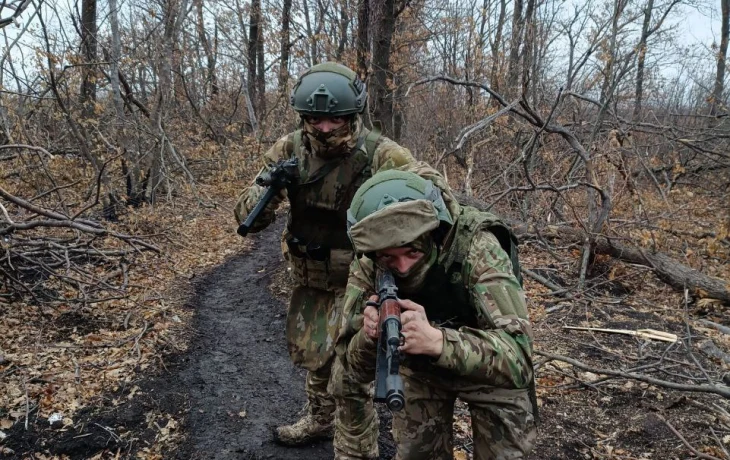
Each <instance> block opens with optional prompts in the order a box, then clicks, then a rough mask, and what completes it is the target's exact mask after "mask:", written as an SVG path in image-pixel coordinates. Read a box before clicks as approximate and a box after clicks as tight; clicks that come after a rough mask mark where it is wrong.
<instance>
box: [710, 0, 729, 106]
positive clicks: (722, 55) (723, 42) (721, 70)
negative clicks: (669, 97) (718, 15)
mask: <svg viewBox="0 0 730 460" xmlns="http://www.w3.org/2000/svg"><path fill="white" fill-rule="evenodd" d="M720 7H721V10H722V30H721V32H720V50H719V51H718V53H717V74H716V77H715V86H714V88H713V90H712V103H711V104H710V115H716V114H717V111H718V107H722V109H723V110H727V109H726V107H725V104H724V99H723V91H724V88H725V60H726V59H727V45H728V38H729V37H730V0H720Z"/></svg>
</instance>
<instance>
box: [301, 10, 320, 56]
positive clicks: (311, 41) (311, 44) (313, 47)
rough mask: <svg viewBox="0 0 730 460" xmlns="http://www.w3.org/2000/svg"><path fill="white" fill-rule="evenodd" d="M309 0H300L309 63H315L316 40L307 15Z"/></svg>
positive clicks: (310, 20)
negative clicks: (305, 30) (307, 43)
mask: <svg viewBox="0 0 730 460" xmlns="http://www.w3.org/2000/svg"><path fill="white" fill-rule="evenodd" d="M308 1H309V0H302V9H303V12H304V24H305V26H306V28H307V40H308V41H309V65H310V67H311V66H313V65H317V64H318V63H319V59H318V57H317V42H316V40H315V39H314V32H312V19H311V18H310V17H309V5H308V4H307V2H308Z"/></svg>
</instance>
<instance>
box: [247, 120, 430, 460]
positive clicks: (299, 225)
mask: <svg viewBox="0 0 730 460" xmlns="http://www.w3.org/2000/svg"><path fill="white" fill-rule="evenodd" d="M353 123H354V125H355V126H354V127H353V129H352V131H350V132H354V133H355V134H349V135H348V136H349V137H348V138H347V139H344V142H345V143H346V144H347V146H348V148H349V149H350V151H351V152H352V153H351V154H349V155H342V154H340V155H338V156H335V157H334V158H327V155H318V154H317V153H315V152H318V150H317V149H318V148H321V146H318V145H314V146H313V145H312V142H311V140H310V137H309V136H306V135H303V134H304V133H306V130H307V129H308V128H307V126H306V124H305V127H304V131H301V130H300V131H296V132H294V133H291V134H289V135H287V136H285V137H283V138H281V139H280V140H278V141H277V142H276V143H275V144H274V145H273V147H271V148H270V149H269V150H268V151H267V152H266V153H265V154H264V163H265V164H266V165H267V166H269V167H270V166H272V165H274V164H276V163H277V162H279V161H280V160H286V159H289V158H291V157H294V156H296V157H297V158H298V160H299V174H300V177H299V183H298V185H297V186H296V187H294V188H293V189H292V190H290V191H289V192H288V193H289V196H288V199H289V201H290V204H291V210H290V212H289V217H288V221H287V226H286V230H285V231H284V234H283V236H282V249H283V250H284V253H285V257H286V258H287V260H288V261H289V264H290V267H291V273H292V278H293V282H294V289H293V292H292V296H291V299H290V303H289V309H288V312H287V321H286V337H287V344H288V348H289V353H290V355H291V358H292V360H293V361H294V363H295V364H297V365H299V366H302V367H304V368H305V369H307V370H308V371H309V372H308V374H307V379H306V392H307V398H308V402H309V411H310V414H311V416H312V417H313V418H314V419H315V421H316V422H317V423H319V424H322V425H329V424H331V423H332V419H333V414H334V411H335V400H334V398H333V397H332V395H331V394H330V393H329V392H328V391H327V385H328V381H329V380H330V373H331V370H332V367H333V361H334V359H333V357H334V354H335V340H336V339H337V335H338V330H339V326H340V324H341V317H340V315H341V306H342V297H343V295H344V290H345V286H346V283H347V276H348V272H349V265H350V263H351V262H352V260H353V257H354V253H353V252H352V246H351V244H350V242H349V240H348V238H347V225H346V212H347V208H348V206H349V205H350V201H351V200H352V196H353V194H354V193H355V191H356V190H357V188H358V187H359V186H360V185H361V184H362V183H363V182H364V181H365V180H366V179H367V178H369V177H370V176H371V175H372V174H373V173H375V172H377V171H379V170H385V169H391V168H398V167H403V166H406V165H413V166H414V167H418V163H416V161H415V160H414V158H413V156H412V155H411V153H410V152H409V151H408V149H405V148H403V147H401V146H399V145H398V144H397V143H395V142H393V141H392V140H390V139H388V138H386V137H379V136H377V135H376V134H374V133H371V132H370V131H369V130H367V129H365V128H363V127H362V126H361V124H360V121H359V117H356V119H355V120H354V121H353ZM330 142H332V143H337V142H338V141H337V140H334V141H333V140H332V139H330ZM368 151H371V152H372V154H368ZM323 156H324V157H325V158H323ZM431 171H432V170H431ZM433 173H434V174H435V175H437V174H438V173H435V171H433ZM435 179H436V180H439V179H440V178H435ZM440 180H442V179H440ZM263 193H264V188H262V187H260V186H258V185H256V184H253V185H251V186H250V187H249V188H248V189H247V190H245V191H244V192H243V193H242V194H241V195H240V197H239V199H238V203H237V204H236V208H235V215H236V219H237V220H238V222H239V223H240V222H242V221H243V220H245V218H246V216H247V215H248V213H249V212H250V211H251V210H252V209H253V207H254V206H255V205H256V203H257V201H258V200H259V198H260V196H261V195H262V194H263ZM284 198H287V191H286V190H284V191H282V193H281V195H280V196H278V197H275V198H274V199H273V200H272V201H271V203H270V205H269V206H268V207H267V208H266V210H265V211H264V212H263V213H262V214H261V215H260V217H259V219H258V220H257V222H256V224H255V226H254V228H252V231H259V230H261V229H263V228H264V227H266V226H268V225H269V224H271V223H272V222H273V221H274V218H275V214H274V211H275V209H276V208H277V207H278V205H279V204H280V203H281V202H282V200H283V199H284ZM338 390H341V386H337V387H336V388H335V393H338ZM340 394H341V391H339V393H338V394H337V395H338V396H339V395H340ZM365 394H366V392H365V390H364V389H363V387H362V386H358V387H357V388H351V392H350V393H349V394H348V396H347V398H348V401H349V402H350V403H351V404H352V406H351V411H350V413H353V414H363V413H367V414H369V415H368V417H369V419H373V418H374V417H375V415H374V411H373V410H372V403H371V402H370V400H369V398H368V397H367V396H365ZM364 405H367V406H368V407H366V408H363V406H364ZM347 423H349V422H347ZM376 430H377V423H376ZM335 437H336V439H335V451H336V452H337V451H339V450H341V449H339V448H338V446H339V445H340V444H346V445H348V444H352V442H349V441H347V439H346V436H342V435H339V436H338V435H337V434H336V435H335ZM375 439H376V440H377V431H376V435H375ZM354 442H355V443H357V441H354ZM358 446H359V444H358ZM365 447H366V451H365V452H364V453H362V454H358V453H357V452H351V453H346V454H344V455H345V456H346V457H349V456H352V457H358V456H360V455H362V456H363V457H365V458H367V457H371V456H376V455H377V443H370V444H369V445H368V446H365ZM348 452H350V451H349V450H348Z"/></svg>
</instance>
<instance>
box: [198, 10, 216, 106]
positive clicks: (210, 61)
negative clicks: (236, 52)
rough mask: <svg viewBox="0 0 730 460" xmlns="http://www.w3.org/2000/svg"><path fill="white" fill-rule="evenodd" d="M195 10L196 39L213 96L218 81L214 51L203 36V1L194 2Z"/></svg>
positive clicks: (206, 37)
mask: <svg viewBox="0 0 730 460" xmlns="http://www.w3.org/2000/svg"><path fill="white" fill-rule="evenodd" d="M195 9H196V11H197V14H198V24H197V29H198V39H199V40H200V44H201V45H202V48H203V52H204V53H205V59H206V64H207V72H208V74H207V75H206V83H207V84H208V85H210V95H211V96H215V95H216V94H218V79H217V77H216V74H215V64H216V56H215V50H213V48H212V47H211V45H210V41H209V40H208V36H207V35H206V34H205V22H204V20H203V0H195ZM206 89H207V88H206ZM205 93H206V91H204V92H203V97H204V99H205V96H206V94H205Z"/></svg>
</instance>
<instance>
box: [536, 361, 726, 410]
mask: <svg viewBox="0 0 730 460" xmlns="http://www.w3.org/2000/svg"><path fill="white" fill-rule="evenodd" d="M535 354H538V355H540V356H544V357H545V358H550V359H553V360H556V361H563V362H565V363H568V364H571V365H573V366H575V367H577V368H578V369H581V370H583V371H587V372H593V373H594V374H603V375H610V376H614V377H622V378H626V379H632V380H639V381H641V382H646V383H649V384H651V385H656V386H660V387H664V388H671V389H673V390H680V391H692V392H697V393H714V394H717V395H720V396H722V397H723V398H728V399H730V388H728V387H726V386H725V385H720V384H718V385H684V384H681V383H676V382H670V381H668V380H660V379H657V378H654V377H649V376H648V375H644V374H636V373H633V372H624V371H615V370H611V369H601V368H597V367H593V366H589V365H588V364H585V363H583V362H580V361H578V360H575V359H572V358H568V357H567V356H561V355H555V354H552V353H546V352H544V351H539V350H536V351H535Z"/></svg>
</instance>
